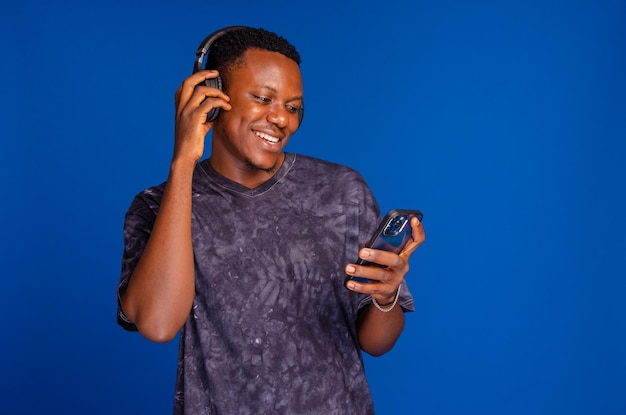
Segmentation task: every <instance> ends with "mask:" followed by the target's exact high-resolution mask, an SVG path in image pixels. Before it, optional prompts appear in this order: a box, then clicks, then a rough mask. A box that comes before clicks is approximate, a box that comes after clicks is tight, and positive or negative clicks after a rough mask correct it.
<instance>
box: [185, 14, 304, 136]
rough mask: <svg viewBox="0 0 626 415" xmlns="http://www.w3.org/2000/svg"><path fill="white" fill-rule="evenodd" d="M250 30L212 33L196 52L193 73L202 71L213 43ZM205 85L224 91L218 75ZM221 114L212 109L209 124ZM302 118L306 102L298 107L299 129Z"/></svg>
mask: <svg viewBox="0 0 626 415" xmlns="http://www.w3.org/2000/svg"><path fill="white" fill-rule="evenodd" d="M248 28H249V27H248V26H228V27H224V28H222V29H219V30H217V31H215V32H213V33H211V34H210V35H208V36H207V37H206V38H205V39H204V40H203V41H202V42H201V43H200V46H198V50H197V51H196V61H195V62H194V64H193V73H196V72H198V71H201V70H202V62H203V61H204V60H205V57H206V56H207V55H208V53H209V50H210V49H211V46H212V45H213V43H215V41H216V40H217V39H219V38H220V37H222V35H224V34H226V33H228V32H231V31H233V30H241V29H248ZM204 69H212V68H207V67H206V64H205V68H204ZM203 84H204V85H205V86H208V87H211V88H217V89H219V90H222V77H221V76H220V75H218V76H217V77H216V78H209V79H205V80H204V82H203ZM219 114H220V108H219V107H218V108H213V109H211V111H209V113H208V114H207V117H206V120H207V122H213V121H215V120H216V119H217V116H218V115H219ZM302 118H304V102H303V103H302V104H301V105H300V106H299V107H298V128H300V124H302Z"/></svg>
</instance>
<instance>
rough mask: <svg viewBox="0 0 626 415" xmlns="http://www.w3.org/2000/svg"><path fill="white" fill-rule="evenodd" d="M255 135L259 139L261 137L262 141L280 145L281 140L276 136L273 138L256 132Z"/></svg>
mask: <svg viewBox="0 0 626 415" xmlns="http://www.w3.org/2000/svg"><path fill="white" fill-rule="evenodd" d="M255 134H256V135H257V137H261V138H262V139H264V140H265V141H269V142H270V143H272V144H276V143H278V142H279V141H280V140H279V139H278V138H276V137H274V136H271V135H269V134H265V133H261V132H258V131H257V132H255Z"/></svg>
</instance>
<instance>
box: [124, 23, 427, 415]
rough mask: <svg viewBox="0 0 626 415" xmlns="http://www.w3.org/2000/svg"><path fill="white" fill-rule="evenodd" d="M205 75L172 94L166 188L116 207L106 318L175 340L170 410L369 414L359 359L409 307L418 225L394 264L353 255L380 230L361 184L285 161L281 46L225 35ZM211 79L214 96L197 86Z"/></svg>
mask: <svg viewBox="0 0 626 415" xmlns="http://www.w3.org/2000/svg"><path fill="white" fill-rule="evenodd" d="M207 66H208V67H209V68H212V69H210V70H199V71H197V72H195V73H194V74H192V75H191V76H190V77H188V78H187V79H186V80H185V81H183V83H182V85H181V86H180V88H179V89H178V91H177V92H176V129H175V137H174V154H173V157H172V161H171V165H170V171H169V176H168V178H167V181H166V182H165V183H163V184H161V185H159V186H154V187H150V188H148V189H146V190H145V191H143V192H141V193H139V194H138V195H137V196H136V197H135V199H134V200H133V202H132V204H131V206H130V208H129V210H128V212H127V215H126V221H125V225H124V238H125V250H124V257H123V264H122V275H121V280H120V284H119V287H118V307H119V311H118V322H119V323H120V324H121V325H122V326H123V327H124V328H126V329H128V330H138V331H139V332H140V333H141V334H142V335H143V336H145V337H146V338H148V339H150V340H153V341H156V342H166V341H170V340H172V339H173V338H175V337H176V334H177V333H180V347H179V350H180V352H179V362H178V371H177V379H176V393H175V397H174V413H176V414H218V413H219V414H282V413H285V414H370V413H373V403H372V399H371V396H370V392H369V388H368V385H367V380H366V378H365V373H364V368H363V360H362V355H361V353H362V351H365V352H367V353H370V354H372V355H380V354H383V353H385V352H387V351H389V350H390V349H391V348H392V347H393V345H394V343H395V341H396V340H397V338H398V336H399V335H400V333H401V331H402V328H403V325H404V318H403V312H404V311H410V310H412V309H413V302H412V297H411V295H410V293H409V291H408V289H407V287H406V283H405V281H404V277H405V275H406V273H407V272H408V260H409V257H410V256H411V254H412V252H413V251H415V249H417V247H418V246H419V245H420V244H421V243H422V242H423V240H424V231H423V229H422V225H421V224H420V223H419V221H418V220H417V219H415V218H414V219H413V221H412V223H411V226H412V238H411V240H410V241H409V243H408V244H407V246H406V247H405V249H404V250H403V251H402V252H401V253H400V254H399V255H397V254H393V253H390V252H384V251H379V250H375V249H360V248H361V247H362V245H363V243H364V242H365V241H366V240H367V238H368V237H369V236H370V234H371V232H372V231H373V229H374V228H375V227H376V225H377V224H378V222H379V220H380V213H379V210H378V206H377V204H376V201H375V199H374V198H373V196H372V194H371V192H370V190H369V188H368V187H367V185H366V183H365V182H364V181H363V179H362V177H361V176H360V175H359V174H358V173H357V172H355V171H354V170H352V169H350V168H348V167H344V166H340V165H337V164H333V163H329V162H325V161H322V160H318V159H314V158H310V157H306V156H302V155H296V154H293V153H288V152H285V151H284V149H285V146H286V145H287V143H288V141H289V139H290V137H291V136H292V135H293V134H294V133H295V132H296V130H297V129H298V127H299V125H300V123H301V122H302V114H303V105H304V104H303V86H302V76H301V74H300V56H299V54H298V52H297V51H296V49H295V48H294V47H293V46H292V45H291V44H289V43H288V42H287V41H286V40H285V39H284V38H282V37H280V36H278V35H276V34H274V33H272V32H268V31H265V30H263V29H252V28H239V29H236V30H229V31H227V32H225V33H224V34H223V35H221V37H219V39H217V40H216V41H215V42H214V44H213V45H212V47H211V52H210V55H209V58H208V60H207ZM218 75H219V76H221V80H222V82H223V90H220V89H218V88H215V87H211V86H207V85H206V84H205V81H206V80H207V79H216V77H217V76H218ZM216 108H219V109H220V114H219V116H218V117H217V119H215V121H210V118H207V114H209V113H210V112H211V111H212V110H214V109H216ZM211 129H212V130H213V131H212V146H211V154H210V156H209V157H208V158H207V159H205V160H203V161H200V159H201V157H202V155H203V153H204V140H205V136H206V135H207V133H208V132H209V130H211ZM357 255H358V256H359V257H360V258H363V259H367V261H368V262H374V263H377V264H380V265H381V267H368V266H363V265H356V264H354V263H353V261H354V260H355V259H356V258H357ZM346 274H348V275H351V276H360V277H364V278H367V279H369V280H371V281H372V282H370V283H359V282H356V281H351V282H349V283H348V284H344V281H345V276H346ZM400 286H402V287H403V288H402V289H400Z"/></svg>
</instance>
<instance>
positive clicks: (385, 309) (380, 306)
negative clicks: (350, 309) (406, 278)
mask: <svg viewBox="0 0 626 415" xmlns="http://www.w3.org/2000/svg"><path fill="white" fill-rule="evenodd" d="M370 297H371V298H372V304H374V307H376V308H377V309H379V310H380V311H382V312H383V313H388V312H390V311H391V310H393V309H394V307H395V306H396V304H397V303H398V298H400V285H398V289H397V290H396V294H395V296H394V297H393V299H392V300H391V301H390V302H389V303H388V304H380V303H379V302H378V301H377V300H376V298H374V296H373V295H370Z"/></svg>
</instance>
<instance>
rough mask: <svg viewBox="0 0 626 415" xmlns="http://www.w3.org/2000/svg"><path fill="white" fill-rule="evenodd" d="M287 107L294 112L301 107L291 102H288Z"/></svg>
mask: <svg viewBox="0 0 626 415" xmlns="http://www.w3.org/2000/svg"><path fill="white" fill-rule="evenodd" d="M286 107H287V111H289V112H293V113H296V112H298V110H299V109H300V107H298V106H296V105H291V104H287V105H286Z"/></svg>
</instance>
